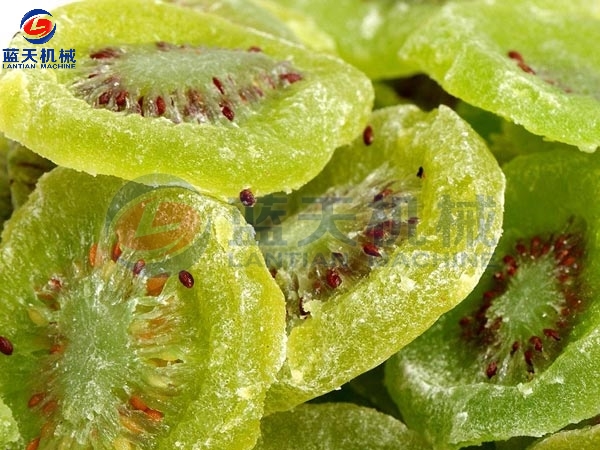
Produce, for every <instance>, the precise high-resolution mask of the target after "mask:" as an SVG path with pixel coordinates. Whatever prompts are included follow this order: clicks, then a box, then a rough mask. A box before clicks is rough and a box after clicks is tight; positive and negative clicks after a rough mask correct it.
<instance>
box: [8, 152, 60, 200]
mask: <svg viewBox="0 0 600 450" xmlns="http://www.w3.org/2000/svg"><path fill="white" fill-rule="evenodd" d="M6 164H7V173H8V179H9V183H10V195H11V202H12V206H13V208H14V209H18V208H19V207H20V206H21V205H22V204H23V203H25V202H26V201H27V198H28V197H29V194H31V192H33V190H34V189H35V185H36V183H37V180H38V179H39V178H40V177H41V176H42V174H44V173H46V172H49V171H50V170H52V169H53V168H54V167H56V165H55V164H54V163H53V162H52V161H49V160H47V159H46V158H43V157H42V156H40V155H38V154H37V153H34V152H32V151H31V150H29V149H28V148H26V147H24V146H22V145H20V144H19V143H17V142H11V143H10V148H9V150H8V154H7V162H6Z"/></svg>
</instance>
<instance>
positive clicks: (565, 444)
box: [526, 424, 600, 450]
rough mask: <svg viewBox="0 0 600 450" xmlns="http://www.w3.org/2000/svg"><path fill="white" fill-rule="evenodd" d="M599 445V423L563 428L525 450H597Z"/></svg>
mask: <svg viewBox="0 0 600 450" xmlns="http://www.w3.org/2000/svg"><path fill="white" fill-rule="evenodd" d="M599 447H600V425H598V424H596V425H588V426H585V427H582V428H577V429H573V430H564V431H560V432H558V433H556V434H553V435H551V436H548V437H546V438H544V439H540V440H539V441H538V442H535V443H534V444H532V445H530V446H529V447H527V449H526V450H575V449H577V450H597V449H598V448H599Z"/></svg>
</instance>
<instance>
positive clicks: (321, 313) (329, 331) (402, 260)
mask: <svg viewBox="0 0 600 450" xmlns="http://www.w3.org/2000/svg"><path fill="white" fill-rule="evenodd" d="M483 174H485V175H483ZM503 190H504V177H503V175H502V172H501V171H500V168H499V167H498V165H497V163H496V161H495V160H494V158H493V157H492V155H491V154H490V153H489V151H488V149H487V148H486V146H485V144H484V143H483V141H482V140H481V139H480V138H479V136H477V135H476V134H475V133H474V132H473V130H472V129H470V128H469V127H468V125H467V124H466V123H465V122H464V121H462V120H461V119H460V118H459V117H458V116H457V115H456V114H455V113H454V112H452V111H451V110H450V109H449V108H446V107H441V108H440V109H439V110H435V111H433V112H431V113H425V112H422V111H420V110H419V109H418V108H416V107H414V106H403V107H393V108H385V109H381V110H378V111H376V112H374V113H373V115H372V117H371V119H370V122H369V126H368V127H367V128H366V129H365V132H364V133H363V135H361V136H360V137H359V138H358V139H357V140H356V141H355V142H354V143H353V144H352V145H349V146H346V147H342V148H340V149H338V150H337V151H336V153H335V156H334V158H333V159H332V161H331V162H330V163H329V164H328V165H327V167H326V168H325V170H324V171H323V172H322V173H321V174H320V175H319V177H317V178H316V179H314V180H313V181H312V182H311V183H309V184H308V185H306V186H305V187H304V188H302V189H301V190H300V191H298V192H296V193H294V194H292V195H291V196H289V197H285V196H283V197H282V196H277V195H273V196H269V197H265V198H263V199H261V200H260V201H259V202H258V203H257V204H256V205H255V206H254V207H253V208H252V209H250V208H248V209H247V211H246V213H247V215H246V218H247V220H248V221H250V222H251V223H253V225H254V226H255V229H256V230H257V234H258V238H259V245H260V247H261V249H262V252H263V255H264V258H265V260H266V263H267V266H268V267H269V269H270V270H271V272H272V273H273V275H274V277H275V279H276V281H277V282H278V284H279V286H280V287H281V288H282V290H283V292H284V294H285V297H286V304H287V313H288V334H289V336H288V343H287V360H286V363H285V365H284V367H283V369H282V370H281V372H280V374H279V381H278V382H277V383H276V384H275V385H274V386H273V387H272V388H271V389H270V391H269V393H268V396H267V410H268V411H274V410H285V409H289V408H290V407H292V406H294V405H297V404H299V403H302V402H303V401H306V400H308V399H310V398H313V397H316V396H318V395H321V394H323V393H325V392H328V391H331V390H333V389H335V388H337V387H339V386H341V385H342V384H344V383H346V382H348V381H349V380H351V379H352V378H354V377H356V376H357V375H359V374H361V373H363V372H365V371H367V370H369V369H371V368H373V367H375V366H377V365H378V364H381V363H382V362H383V361H384V360H386V359H387V358H389V357H390V356H391V355H392V354H393V353H394V351H395V350H394V349H400V348H401V347H403V346H404V345H406V344H408V343H409V342H410V341H411V340H413V339H414V338H415V337H417V336H418V335H419V334H421V333H422V332H423V331H425V330H426V329H427V328H428V327H429V326H430V325H431V324H432V323H433V322H434V321H435V320H436V319H437V318H438V317H439V316H440V315H441V314H442V313H443V312H445V311H447V310H448V309H450V308H452V307H453V306H455V305H456V304H457V303H458V302H460V301H461V300H462V299H463V298H464V297H466V295H467V294H468V293H469V292H470V291H471V290H472V289H473V288H474V287H475V285H476V284H477V281H478V280H479V277H480V276H481V274H482V273H483V270H484V268H485V266H486V265H487V261H488V259H489V258H490V257H491V255H492V253H493V250H494V247H495V245H496V243H497V240H498V239H499V235H500V230H501V220H502V210H503ZM448 202H451V203H452V202H453V204H454V207H448ZM467 210H469V211H470V212H467ZM248 213H249V214H248ZM461 214H462V215H463V216H460V215H461ZM466 214H474V215H477V217H478V220H479V222H478V223H479V225H478V228H477V229H470V230H467V228H463V229H462V231H461V230H459V229H458V227H459V225H457V224H461V223H462V224H463V225H464V223H465V222H461V220H465V219H466ZM461 217H462V219H461ZM252 263H253V262H252V261H247V262H246V264H252Z"/></svg>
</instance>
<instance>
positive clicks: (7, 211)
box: [0, 135, 12, 229]
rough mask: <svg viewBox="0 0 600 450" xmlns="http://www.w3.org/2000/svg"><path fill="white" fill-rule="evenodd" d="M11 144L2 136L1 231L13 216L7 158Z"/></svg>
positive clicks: (0, 171)
mask: <svg viewBox="0 0 600 450" xmlns="http://www.w3.org/2000/svg"><path fill="white" fill-rule="evenodd" d="M9 149H10V142H9V141H8V139H6V138H4V136H2V135H0V229H1V228H2V224H3V223H4V221H5V220H6V219H8V218H9V217H10V215H11V214H12V202H11V198H10V178H9V176H8V168H7V158H8V152H9Z"/></svg>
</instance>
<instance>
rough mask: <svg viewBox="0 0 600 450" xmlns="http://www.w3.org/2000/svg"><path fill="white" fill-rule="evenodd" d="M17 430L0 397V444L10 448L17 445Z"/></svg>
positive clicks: (7, 408)
mask: <svg viewBox="0 0 600 450" xmlns="http://www.w3.org/2000/svg"><path fill="white" fill-rule="evenodd" d="M19 439H20V438H19V430H18V428H17V423H16V422H15V419H14V418H13V416H12V412H11V410H10V408H9V407H8V406H6V405H5V404H4V402H3V401H2V398H1V397H0V446H2V448H6V449H10V448H14V447H16V446H17V445H19Z"/></svg>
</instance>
